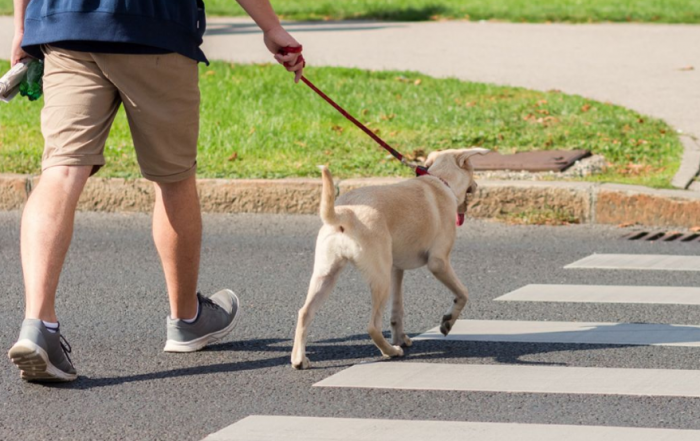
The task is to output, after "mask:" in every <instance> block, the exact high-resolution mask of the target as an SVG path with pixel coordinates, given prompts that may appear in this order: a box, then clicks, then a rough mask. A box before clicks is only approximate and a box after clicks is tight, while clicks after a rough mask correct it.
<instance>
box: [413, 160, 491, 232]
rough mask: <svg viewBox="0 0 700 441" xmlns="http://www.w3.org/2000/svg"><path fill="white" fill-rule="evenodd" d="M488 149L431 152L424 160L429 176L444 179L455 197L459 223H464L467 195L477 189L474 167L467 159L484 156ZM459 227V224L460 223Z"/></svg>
mask: <svg viewBox="0 0 700 441" xmlns="http://www.w3.org/2000/svg"><path fill="white" fill-rule="evenodd" d="M489 152H490V150H489V149H483V148H472V149H451V150H442V151H437V152H431V153H430V154H429V155H428V158H427V159H426V160H425V166H426V167H427V168H428V171H429V172H430V174H431V175H435V176H438V177H440V178H442V179H444V180H445V181H446V182H447V183H448V184H449V185H450V188H452V190H453V191H454V192H455V196H457V205H458V206H457V214H458V216H459V219H460V220H459V222H463V221H464V213H465V212H466V211H467V205H468V194H469V193H475V192H476V189H477V185H476V181H474V167H472V164H471V162H470V161H469V158H470V157H472V156H474V155H485V154H487V153H489ZM460 225H461V223H460Z"/></svg>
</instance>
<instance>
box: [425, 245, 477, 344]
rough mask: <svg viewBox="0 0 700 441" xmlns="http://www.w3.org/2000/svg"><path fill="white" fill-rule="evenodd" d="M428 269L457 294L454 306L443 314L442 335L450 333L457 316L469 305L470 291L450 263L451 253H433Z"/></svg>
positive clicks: (429, 259)
mask: <svg viewBox="0 0 700 441" xmlns="http://www.w3.org/2000/svg"><path fill="white" fill-rule="evenodd" d="M428 269H430V272H432V273H433V275H434V276H435V277H436V278H437V279H438V280H439V281H440V282H442V283H443V284H444V285H445V286H446V287H447V288H449V290H450V291H452V293H453V294H454V296H455V298H454V302H453V303H452V306H451V307H450V309H449V310H448V311H447V313H445V315H443V316H442V322H441V323H440V332H442V335H447V334H449V333H450V331H451V330H452V327H453V326H454V324H455V322H456V321H457V318H459V315H460V314H461V313H462V310H463V309H464V307H465V306H466V305H467V300H468V299H469V291H468V290H467V288H466V287H465V286H464V285H463V284H462V282H460V281H459V279H458V278H457V275H456V274H455V272H454V269H453V268H452V265H451V264H450V260H449V253H448V254H447V255H446V257H441V256H437V255H431V256H430V257H429V258H428Z"/></svg>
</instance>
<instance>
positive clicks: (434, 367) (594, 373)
mask: <svg viewBox="0 0 700 441" xmlns="http://www.w3.org/2000/svg"><path fill="white" fill-rule="evenodd" d="M314 386H317V387H356V388H372V389H405V390H457V391H474V392H530V393H554V394H590V395H639V396H669V397H700V371H691V370H678V369H612V368H588V367H586V368H580V367H559V366H522V365H490V364H484V365H469V364H441V363H410V362H405V363H388V362H377V363H364V364H358V365H355V366H353V367H351V368H349V369H345V370H343V371H340V372H338V373H337V374H335V375H333V376H331V377H328V378H326V379H325V380H322V381H320V382H318V383H316V384H315V385H314Z"/></svg>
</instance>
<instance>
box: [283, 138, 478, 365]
mask: <svg viewBox="0 0 700 441" xmlns="http://www.w3.org/2000/svg"><path fill="white" fill-rule="evenodd" d="M488 151H489V150H486V149H480V148H474V149H461V150H446V151H441V152H433V153H431V154H430V155H429V156H428V158H427V160H426V164H425V165H426V166H427V167H428V170H429V173H430V174H429V175H427V176H422V177H418V178H415V179H410V180H407V181H405V182H401V183H398V184H394V185H386V186H377V187H365V188H360V189H357V190H353V191H351V192H349V193H347V194H345V195H343V196H341V197H340V198H339V199H338V201H337V203H336V201H335V187H334V185H333V179H332V177H331V174H330V172H329V171H328V169H327V168H325V167H322V168H321V169H322V173H323V192H322V195H321V210H320V211H321V219H322V220H323V224H324V225H323V227H321V230H320V231H319V233H318V239H317V240H316V256H315V262H314V271H313V275H312V277H311V283H310V285H309V292H308V295H307V298H306V303H305V304H304V306H303V307H302V308H301V309H300V310H299V320H298V322H297V329H296V335H295V337H294V348H293V350H292V366H294V367H295V368H297V369H306V368H308V367H309V365H310V363H309V359H308V358H307V357H306V338H307V336H308V333H309V326H310V325H311V321H312V320H313V317H314V315H315V314H316V311H318V309H319V308H320V307H321V304H322V303H323V302H324V301H325V300H326V299H327V298H328V296H329V295H330V293H331V291H332V289H333V287H334V286H335V283H336V281H337V279H338V275H339V274H340V272H341V270H342V269H343V267H344V266H345V265H346V264H347V263H348V262H352V263H354V264H355V266H357V268H358V269H359V270H360V272H361V273H362V274H363V276H364V277H365V279H366V280H367V282H368V283H369V286H370V289H371V291H372V316H371V317H370V321H369V327H368V332H369V335H370V337H371V338H372V341H374V344H375V345H377V347H378V348H379V350H380V351H381V352H382V354H383V355H384V356H385V357H400V356H402V355H403V350H402V349H401V346H404V345H405V346H410V345H411V340H410V339H409V338H408V336H407V335H406V334H405V333H404V328H403V292H402V280H403V273H404V271H405V270H411V269H415V268H419V267H422V266H424V265H428V268H429V269H430V271H431V272H432V273H433V275H435V277H437V279H438V280H439V281H440V282H442V283H443V284H444V285H445V286H446V287H447V288H449V289H450V291H452V292H453V293H454V302H453V304H452V307H451V308H450V309H449V310H448V311H447V313H446V314H445V315H444V316H443V317H442V323H441V326H440V331H442V333H443V334H445V335H447V334H448V333H449V332H450V329H452V326H453V325H454V323H455V321H456V320H457V318H458V317H459V314H460V313H461V312H462V309H464V307H465V305H466V304H467V295H468V293H467V288H465V287H464V285H463V284H462V283H461V282H460V281H459V279H458V278H457V276H456V275H455V272H454V270H453V269H452V265H451V264H450V252H451V251H452V245H453V244H454V241H455V236H456V227H455V214H457V224H459V225H461V223H462V222H463V221H464V213H465V211H466V209H467V193H471V192H473V191H474V190H475V189H476V182H474V179H473V168H472V166H471V163H470V162H469V158H470V157H471V156H473V155H477V154H486V153H488ZM390 294H391V295H392V296H393V301H392V310H391V336H392V339H391V340H392V341H391V343H389V342H388V341H387V340H386V339H385V338H384V336H383V335H382V316H383V313H384V308H385V306H386V304H387V301H388V300H389V297H390Z"/></svg>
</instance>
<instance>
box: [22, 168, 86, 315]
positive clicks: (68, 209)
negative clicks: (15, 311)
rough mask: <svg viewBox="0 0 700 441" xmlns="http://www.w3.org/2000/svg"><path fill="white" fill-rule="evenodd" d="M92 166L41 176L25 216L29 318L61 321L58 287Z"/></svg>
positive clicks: (24, 262)
mask: <svg viewBox="0 0 700 441" xmlns="http://www.w3.org/2000/svg"><path fill="white" fill-rule="evenodd" d="M91 170H92V166H56V167H51V168H48V169H46V170H44V172H43V173H42V174H41V179H40V181H39V185H37V187H36V188H35V189H34V191H32V193H31V195H30V196H29V200H28V201H27V205H26V206H25V208H24V213H23V215H22V232H21V248H22V269H23V270H24V286H25V290H26V301H27V309H26V313H25V317H26V318H28V319H41V320H44V321H46V322H57V321H58V320H57V319H56V311H55V309H54V305H55V299H56V288H57V286H58V279H59V276H60V275H61V269H62V268H63V262H64V260H65V258H66V254H67V252H68V247H69V246H70V242H71V239H72V237H73V221H74V219H75V208H76V206H77V204H78V198H79V197H80V194H81V193H82V191H83V188H84V187H85V182H86V181H87V179H88V177H89V176H90V171H91Z"/></svg>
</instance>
